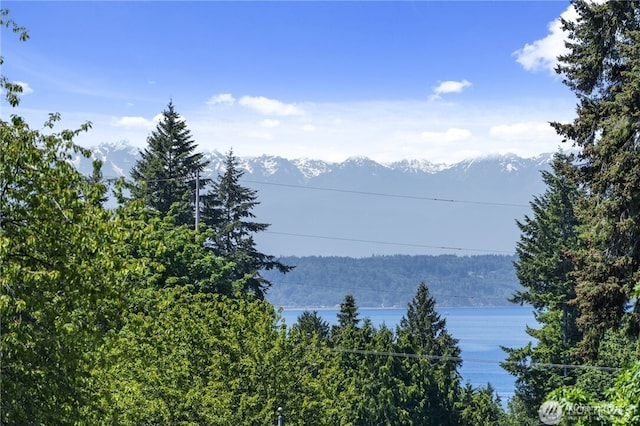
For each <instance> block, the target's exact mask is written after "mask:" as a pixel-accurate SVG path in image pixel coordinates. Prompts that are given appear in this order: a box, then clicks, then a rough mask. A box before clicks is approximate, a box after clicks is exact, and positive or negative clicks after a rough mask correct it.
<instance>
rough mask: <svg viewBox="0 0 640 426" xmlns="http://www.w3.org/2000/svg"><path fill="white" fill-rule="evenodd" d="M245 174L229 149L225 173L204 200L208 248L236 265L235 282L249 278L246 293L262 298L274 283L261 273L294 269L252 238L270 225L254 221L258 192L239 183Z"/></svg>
mask: <svg viewBox="0 0 640 426" xmlns="http://www.w3.org/2000/svg"><path fill="white" fill-rule="evenodd" d="M243 175H244V171H243V170H241V169H240V168H239V167H238V160H237V158H236V157H235V156H234V155H233V151H232V150H230V151H229V153H228V154H227V157H226V160H225V170H224V172H223V173H222V174H220V175H219V176H218V178H217V179H216V180H214V182H213V189H212V190H211V192H210V193H209V194H208V195H207V196H206V198H205V199H204V200H203V202H204V212H203V215H202V219H203V222H204V223H205V224H206V225H208V226H209V227H210V228H212V229H213V236H212V238H211V239H210V240H209V243H208V244H209V247H210V248H211V249H212V250H213V251H214V253H215V254H216V255H218V256H220V257H222V258H224V259H226V260H228V261H231V262H232V263H233V264H234V279H236V280H238V279H246V281H245V282H246V284H245V288H244V291H246V292H249V293H253V294H255V295H256V297H258V298H260V299H262V298H263V297H264V292H265V291H266V290H267V289H268V288H269V287H270V286H271V282H269V281H268V280H267V279H265V278H264V277H262V275H261V274H260V271H263V270H271V269H276V270H278V271H280V272H282V273H286V272H288V271H290V270H291V269H292V267H291V266H287V265H285V264H283V263H281V262H279V261H278V260H277V259H276V258H275V257H274V256H271V255H267V254H264V253H261V252H259V251H258V250H257V248H256V243H255V241H254V239H253V235H254V234H255V233H257V232H261V231H265V230H267V229H268V228H269V224H266V223H260V222H254V221H253V219H254V218H255V215H254V213H253V209H254V208H255V207H256V206H257V205H258V204H260V203H259V201H258V200H257V199H258V196H257V192H256V191H255V190H252V189H250V188H247V187H244V186H242V185H241V184H240V179H241V178H242V176H243Z"/></svg>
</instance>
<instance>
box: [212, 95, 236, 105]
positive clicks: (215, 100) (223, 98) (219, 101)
mask: <svg viewBox="0 0 640 426" xmlns="http://www.w3.org/2000/svg"><path fill="white" fill-rule="evenodd" d="M235 101H236V99H235V98H234V97H233V95H231V93H219V94H217V95H213V96H211V98H209V100H208V101H207V105H233V103H234V102H235Z"/></svg>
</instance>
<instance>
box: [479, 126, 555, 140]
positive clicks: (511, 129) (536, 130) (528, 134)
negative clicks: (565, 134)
mask: <svg viewBox="0 0 640 426" xmlns="http://www.w3.org/2000/svg"><path fill="white" fill-rule="evenodd" d="M489 135H490V136H491V137H492V138H497V139H502V140H507V141H509V140H510V141H515V140H533V139H541V138H554V136H555V135H556V133H555V130H554V129H553V128H552V127H551V125H550V124H549V123H545V122H521V123H512V124H501V125H496V126H492V127H490V128H489Z"/></svg>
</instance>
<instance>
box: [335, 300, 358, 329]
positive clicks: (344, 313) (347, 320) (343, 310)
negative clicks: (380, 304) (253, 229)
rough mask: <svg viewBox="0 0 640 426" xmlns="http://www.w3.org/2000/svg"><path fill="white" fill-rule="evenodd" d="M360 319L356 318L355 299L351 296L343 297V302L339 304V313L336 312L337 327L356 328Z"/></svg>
mask: <svg viewBox="0 0 640 426" xmlns="http://www.w3.org/2000/svg"><path fill="white" fill-rule="evenodd" d="M359 322H360V319H359V318H358V307H357V306H356V299H355V298H354V297H353V295H351V294H347V295H346V296H345V297H344V300H343V302H342V303H341V304H340V311H339V312H338V327H341V328H342V327H348V326H352V327H357V326H358V323H359Z"/></svg>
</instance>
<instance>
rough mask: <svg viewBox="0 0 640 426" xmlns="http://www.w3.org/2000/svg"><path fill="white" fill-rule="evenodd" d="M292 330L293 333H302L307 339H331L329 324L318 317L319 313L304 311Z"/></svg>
mask: <svg viewBox="0 0 640 426" xmlns="http://www.w3.org/2000/svg"><path fill="white" fill-rule="evenodd" d="M291 328H292V331H293V330H296V331H298V332H300V333H302V335H303V336H305V337H306V338H307V339H311V338H312V337H313V336H317V337H318V338H319V339H320V340H326V339H327V338H328V337H329V323H328V322H326V321H325V320H323V319H322V317H321V316H320V315H318V311H313V312H310V311H304V312H303V313H302V314H300V316H299V317H298V320H297V321H296V323H295V324H293V326H292V327H291Z"/></svg>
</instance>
